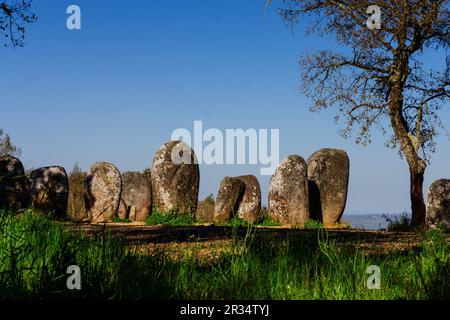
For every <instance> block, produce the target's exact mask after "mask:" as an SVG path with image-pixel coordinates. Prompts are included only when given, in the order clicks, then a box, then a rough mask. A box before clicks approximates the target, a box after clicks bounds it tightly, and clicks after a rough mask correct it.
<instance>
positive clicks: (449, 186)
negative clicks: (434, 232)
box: [426, 179, 450, 230]
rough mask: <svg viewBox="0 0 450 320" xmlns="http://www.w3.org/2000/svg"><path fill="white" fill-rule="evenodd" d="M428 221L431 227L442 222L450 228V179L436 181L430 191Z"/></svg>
mask: <svg viewBox="0 0 450 320" xmlns="http://www.w3.org/2000/svg"><path fill="white" fill-rule="evenodd" d="M426 223H427V225H428V226H429V227H431V228H437V227H439V225H440V224H442V225H443V226H444V227H445V228H446V229H447V230H450V180H449V179H441V180H437V181H435V182H434V183H433V184H432V185H431V186H430V189H429V191H428V203H427V215H426Z"/></svg>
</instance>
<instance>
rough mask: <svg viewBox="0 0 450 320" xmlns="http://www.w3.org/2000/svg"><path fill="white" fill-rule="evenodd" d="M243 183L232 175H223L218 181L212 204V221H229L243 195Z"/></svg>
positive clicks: (237, 208) (236, 210)
mask: <svg viewBox="0 0 450 320" xmlns="http://www.w3.org/2000/svg"><path fill="white" fill-rule="evenodd" d="M244 188H245V183H244V182H243V181H242V180H240V179H238V178H233V177H225V178H224V179H223V180H222V182H221V183H220V188H219V192H218V193H217V199H216V203H215V206H214V222H216V223H217V222H229V221H231V219H232V218H233V215H234V214H235V213H237V212H238V210H239V204H240V202H241V200H242V197H243V195H244Z"/></svg>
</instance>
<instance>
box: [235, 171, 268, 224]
mask: <svg viewBox="0 0 450 320" xmlns="http://www.w3.org/2000/svg"><path fill="white" fill-rule="evenodd" d="M237 179H239V180H240V181H242V182H243V183H244V194H243V196H242V199H241V201H240V203H239V208H238V215H239V218H241V219H242V220H244V221H247V222H249V223H257V222H259V221H261V219H262V214H261V187H260V185H259V182H258V179H257V178H256V177H255V176H251V175H249V176H240V177H237Z"/></svg>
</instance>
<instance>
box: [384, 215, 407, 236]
mask: <svg viewBox="0 0 450 320" xmlns="http://www.w3.org/2000/svg"><path fill="white" fill-rule="evenodd" d="M383 218H384V219H386V222H387V223H388V226H387V230H388V231H400V232H402V231H411V229H412V227H411V222H412V221H411V217H410V216H409V215H408V213H407V212H403V213H402V214H401V215H400V216H398V217H395V218H393V219H391V218H389V217H388V216H387V215H383Z"/></svg>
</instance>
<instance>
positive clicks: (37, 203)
mask: <svg viewBox="0 0 450 320" xmlns="http://www.w3.org/2000/svg"><path fill="white" fill-rule="evenodd" d="M30 187H31V202H32V205H33V208H34V209H37V210H39V211H41V212H44V213H53V214H54V215H55V216H57V217H60V218H63V217H66V215H67V201H68V198H69V178H68V177H67V173H66V170H65V169H64V168H63V167H58V166H54V167H45V168H39V169H36V170H34V171H32V172H31V174H30Z"/></svg>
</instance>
